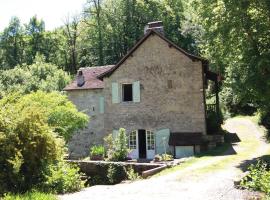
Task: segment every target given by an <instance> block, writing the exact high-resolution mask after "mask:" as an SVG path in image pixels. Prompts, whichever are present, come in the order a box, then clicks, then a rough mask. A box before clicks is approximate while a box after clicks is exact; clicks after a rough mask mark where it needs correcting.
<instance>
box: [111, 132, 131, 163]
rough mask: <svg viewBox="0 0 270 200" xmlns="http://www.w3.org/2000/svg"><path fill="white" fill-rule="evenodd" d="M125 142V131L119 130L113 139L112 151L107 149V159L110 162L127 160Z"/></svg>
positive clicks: (127, 150)
mask: <svg viewBox="0 0 270 200" xmlns="http://www.w3.org/2000/svg"><path fill="white" fill-rule="evenodd" d="M127 141H128V140H127V135H126V131H125V129H123V128H120V129H119V134H118V135H117V136H116V138H114V139H113V142H112V149H108V152H109V154H108V159H109V160H112V161H124V160H127V155H128V153H129V149H128V145H127Z"/></svg>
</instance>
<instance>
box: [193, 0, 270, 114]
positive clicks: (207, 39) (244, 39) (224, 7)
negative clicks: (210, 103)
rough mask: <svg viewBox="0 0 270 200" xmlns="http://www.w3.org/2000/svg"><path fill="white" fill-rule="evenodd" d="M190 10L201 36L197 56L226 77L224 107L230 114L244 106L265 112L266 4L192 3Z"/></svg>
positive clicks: (255, 0) (268, 41)
mask: <svg viewBox="0 0 270 200" xmlns="http://www.w3.org/2000/svg"><path fill="white" fill-rule="evenodd" d="M191 6H192V7H193V8H196V11H197V12H196V13H197V20H194V21H195V24H196V23H197V24H199V25H200V26H201V27H202V29H203V33H204V34H201V37H200V39H199V40H200V41H201V42H200V49H201V52H202V54H203V55H204V56H205V57H207V58H208V59H209V60H211V63H212V64H211V68H212V69H214V70H216V71H219V72H220V73H222V75H223V76H224V77H226V79H225V81H224V82H223V92H222V93H223V98H222V100H223V102H224V105H226V106H227V108H228V109H229V110H230V111H231V112H239V109H240V108H243V109H240V111H243V110H246V108H245V105H251V106H252V107H254V108H260V109H263V110H268V109H269V107H270V104H269V102H270V101H269V98H270V93H269V89H268V88H269V85H270V79H269V76H268V74H269V64H270V59H269V58H270V54H269V48H268V46H269V44H270V37H269V34H268V30H269V28H270V24H269V20H270V17H269V16H270V15H269V12H268V10H269V6H270V4H269V1H268V0H260V1H258V0H249V1H246V0H239V1H233V0H217V1H202V0H195V1H193V2H192V3H191V4H190V8H191ZM239 107H240V108H239ZM236 114H237V113H236Z"/></svg>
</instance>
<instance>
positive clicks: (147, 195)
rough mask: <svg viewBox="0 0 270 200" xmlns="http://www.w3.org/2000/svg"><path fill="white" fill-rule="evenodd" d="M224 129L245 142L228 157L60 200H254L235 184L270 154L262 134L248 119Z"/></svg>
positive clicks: (211, 158)
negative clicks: (250, 165)
mask: <svg viewBox="0 0 270 200" xmlns="http://www.w3.org/2000/svg"><path fill="white" fill-rule="evenodd" d="M224 128H225V129H226V130H228V131H229V132H234V133H237V135H238V137H239V138H240V140H241V142H238V143H236V144H234V145H233V146H232V148H230V149H228V150H227V151H226V152H225V153H224V155H219V156H205V157H201V158H191V159H190V161H188V162H187V163H185V164H183V166H179V167H176V168H175V171H173V170H167V171H166V170H165V172H163V173H162V174H161V175H160V176H156V177H152V178H150V179H146V180H138V181H134V182H130V183H122V184H118V185H113V186H107V185H99V186H93V187H89V188H85V189H84V190H82V191H81V192H77V193H73V194H66V195H62V196H59V197H60V199H62V200H71V199H72V200H74V199H75V200H88V199H91V200H106V199H108V200H114V199H115V200H116V199H117V200H119V199H125V200H146V199H155V200H165V199H166V200H170V199H174V200H175V199H179V200H180V199H181V200H193V199H194V200H195V199H196V200H199V199H200V200H230V199H235V200H241V199H252V198H251V197H252V196H254V195H255V193H253V192H249V191H243V190H238V189H236V188H234V185H233V180H234V179H235V178H237V177H238V176H239V175H241V173H242V171H241V168H242V167H243V166H245V165H246V164H247V163H248V162H249V161H250V160H252V159H254V158H257V157H260V156H263V155H265V154H267V153H268V152H269V145H268V144H266V143H265V142H264V141H263V139H262V137H263V133H262V131H261V130H260V129H259V128H258V127H257V126H256V125H255V124H254V123H253V122H252V121H250V120H249V119H247V118H233V119H229V120H227V121H226V123H225V125H224Z"/></svg>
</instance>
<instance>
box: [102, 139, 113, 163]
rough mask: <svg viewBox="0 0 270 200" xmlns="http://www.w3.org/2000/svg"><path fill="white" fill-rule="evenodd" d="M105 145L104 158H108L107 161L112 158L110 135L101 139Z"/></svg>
mask: <svg viewBox="0 0 270 200" xmlns="http://www.w3.org/2000/svg"><path fill="white" fill-rule="evenodd" d="M103 140H104V145H105V151H106V152H105V154H106V155H105V156H107V157H108V159H109V160H111V158H112V157H113V136H112V134H109V135H107V136H106V137H104V138H103Z"/></svg>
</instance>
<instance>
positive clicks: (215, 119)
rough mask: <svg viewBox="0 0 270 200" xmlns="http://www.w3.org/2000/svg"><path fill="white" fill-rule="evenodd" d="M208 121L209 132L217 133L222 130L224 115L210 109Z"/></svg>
mask: <svg viewBox="0 0 270 200" xmlns="http://www.w3.org/2000/svg"><path fill="white" fill-rule="evenodd" d="M220 113H221V112H220ZM206 123H207V131H208V134H210V135H211V134H217V133H218V132H220V130H221V124H222V117H221V116H219V115H218V114H217V113H216V111H213V110H208V111H207V117H206Z"/></svg>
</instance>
